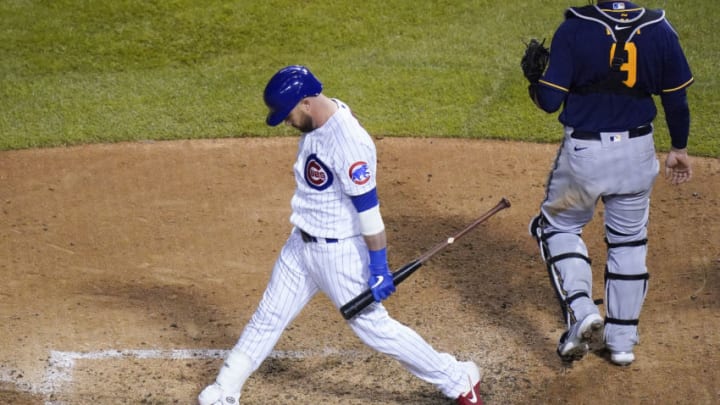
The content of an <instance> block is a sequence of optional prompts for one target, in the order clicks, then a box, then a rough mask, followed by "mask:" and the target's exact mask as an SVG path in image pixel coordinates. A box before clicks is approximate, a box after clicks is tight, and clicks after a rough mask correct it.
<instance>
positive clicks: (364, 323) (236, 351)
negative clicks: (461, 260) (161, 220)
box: [199, 66, 481, 404]
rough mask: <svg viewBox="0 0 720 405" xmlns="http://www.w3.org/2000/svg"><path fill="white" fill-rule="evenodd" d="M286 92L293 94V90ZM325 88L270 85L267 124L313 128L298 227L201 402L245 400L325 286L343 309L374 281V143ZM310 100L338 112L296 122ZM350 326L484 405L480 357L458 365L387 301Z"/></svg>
mask: <svg viewBox="0 0 720 405" xmlns="http://www.w3.org/2000/svg"><path fill="white" fill-rule="evenodd" d="M288 89H290V90H292V91H291V92H290V95H288V93H287V92H288ZM320 91H321V85H320V83H319V81H317V79H316V78H315V77H314V76H312V74H311V73H310V72H309V70H307V68H305V67H302V66H290V67H287V68H284V69H282V70H280V71H279V72H278V73H277V74H276V75H275V76H274V77H273V79H271V81H270V83H269V84H268V87H267V88H266V103H267V104H268V107H269V108H270V110H271V114H270V115H269V117H268V124H270V125H276V124H277V123H279V122H280V121H282V120H283V119H285V120H286V121H288V122H289V123H291V124H292V125H294V126H296V127H297V128H305V129H306V130H307V131H306V132H304V133H303V134H302V135H301V137H300V141H299V146H298V153H297V158H296V161H295V164H294V166H293V169H294V170H293V171H294V175H295V183H296V189H295V194H294V195H293V197H292V200H291V207H292V213H291V215H290V222H291V223H292V225H293V226H294V227H293V229H292V232H291V233H290V236H289V238H288V239H287V241H286V242H285V245H284V246H283V248H282V250H281V252H280V255H279V257H278V259H277V261H276V263H275V266H274V268H273V271H272V275H271V278H270V281H269V284H268V286H267V289H266V290H265V292H264V294H263V297H262V300H261V301H260V304H259V306H258V308H257V310H256V311H255V313H254V314H253V316H252V318H251V319H250V321H249V323H248V324H247V326H246V327H245V329H244V331H243V333H242V335H241V336H240V339H239V340H238V342H237V344H236V345H235V347H234V348H233V349H232V350H231V352H230V354H229V356H228V358H227V359H226V361H225V364H224V365H223V367H222V368H221V370H220V374H219V375H218V377H217V379H216V382H215V383H213V384H212V385H210V386H208V387H207V388H206V389H205V390H204V391H203V392H202V393H201V394H200V397H199V400H200V403H201V404H224V403H232V402H231V401H233V400H237V398H238V397H239V395H240V390H241V388H242V384H243V382H244V381H245V380H246V379H247V377H248V376H249V375H250V374H251V373H252V372H253V371H255V370H256V369H257V368H258V367H259V366H260V364H261V363H262V362H263V361H264V359H265V358H267V356H268V355H269V354H270V352H271V350H272V349H273V347H274V346H275V344H276V343H277V341H278V339H279V338H280V336H281V334H282V332H283V331H284V329H285V328H286V327H287V326H288V324H289V323H290V322H291V321H292V320H293V319H294V318H295V317H296V316H297V315H298V313H299V312H300V311H301V310H302V309H303V307H304V306H305V305H306V304H307V303H308V302H309V301H310V299H311V298H312V297H313V296H314V295H315V294H316V293H318V292H323V293H324V294H325V295H327V297H328V298H329V299H330V300H331V301H332V303H333V304H334V305H335V307H337V308H339V307H340V306H342V305H343V304H345V303H346V302H348V301H350V300H351V299H352V298H354V297H355V296H357V295H358V294H360V293H361V292H363V291H364V290H366V289H367V287H368V280H369V279H370V278H371V274H370V270H369V269H370V268H371V267H372V263H371V262H372V259H371V257H370V255H369V252H368V250H369V247H368V245H366V241H365V239H364V237H363V232H362V231H363V229H362V227H363V224H362V217H361V215H360V214H359V212H358V211H359V210H361V211H365V208H368V207H369V206H377V197H376V194H375V193H376V191H375V190H376V180H377V178H376V173H377V157H376V149H375V145H374V143H373V140H372V138H371V137H370V136H369V135H368V133H367V132H366V131H365V129H363V127H362V126H361V125H360V124H359V122H358V121H357V119H356V118H355V117H354V116H353V114H352V112H351V111H350V108H348V106H347V105H346V104H344V103H343V102H342V101H340V100H336V99H329V98H327V97H325V96H324V95H322V94H320ZM268 93H270V94H268ZM276 93H279V94H280V96H278V97H279V98H278V97H275V96H276V95H277V94H276ZM273 97H275V98H273ZM307 97H311V98H315V99H314V100H313V102H315V103H318V104H321V105H323V104H322V103H325V104H324V105H323V106H324V107H327V108H326V109H329V110H330V111H331V112H332V114H331V115H330V114H328V115H329V118H328V119H327V120H326V121H325V122H324V123H321V125H317V123H316V122H315V121H316V120H317V115H318V114H316V115H315V116H313V119H312V120H311V121H313V125H312V126H308V125H309V124H308V122H309V121H307V120H305V119H300V118H298V120H297V121H289V120H290V118H289V117H296V116H298V117H304V118H309V117H308V116H304V115H302V114H298V115H293V114H295V112H293V111H294V110H293V109H292V107H295V106H296V105H299V104H298V102H299V101H301V100H305V99H306V98H307ZM298 108H300V107H298ZM296 110H297V108H296V109H295V111H296ZM333 111H334V112H333ZM286 116H287V117H288V118H286ZM293 119H294V118H293ZM359 207H363V208H359ZM378 213H379V211H378ZM377 217H378V218H379V214H378V215H377ZM382 232H383V235H384V230H383V231H382ZM371 253H372V252H371ZM383 254H384V249H383ZM385 267H387V265H385ZM385 274H387V273H385ZM391 280H392V277H391V276H390V278H389V280H387V282H389V283H390V287H391V289H392V290H394V287H392V281H391ZM387 295H389V293H388V294H387ZM384 297H386V295H385V296H381V297H380V298H384ZM348 325H349V326H350V327H351V328H352V330H353V331H354V332H355V333H356V334H357V336H358V337H359V338H360V339H361V340H362V341H363V342H364V343H365V344H367V345H368V346H370V347H371V348H373V349H374V350H377V351H379V352H381V353H385V354H387V355H389V356H390V357H392V358H394V359H396V360H398V361H399V362H400V364H402V365H403V366H404V367H405V368H406V369H407V370H408V371H410V372H411V373H413V374H414V375H416V376H417V377H419V378H421V379H423V380H425V381H427V382H429V383H432V384H434V385H435V386H437V387H438V389H439V390H440V391H442V392H443V393H444V394H445V395H446V396H448V397H450V398H462V394H464V393H468V392H469V393H470V394H471V395H472V396H473V398H474V399H475V400H477V402H475V403H481V402H479V397H478V396H477V395H476V394H477V392H476V391H475V389H474V388H473V386H474V385H476V383H477V384H479V379H480V375H479V371H478V368H477V366H476V365H475V363H473V362H459V361H458V360H457V359H456V358H455V357H453V356H451V355H450V354H446V353H438V352H437V351H435V350H434V349H433V348H432V347H431V346H430V345H429V344H428V343H427V342H426V341H425V340H423V339H422V338H421V337H420V336H419V335H418V334H417V333H416V332H414V331H413V330H412V329H410V328H408V327H407V326H405V325H403V324H401V323H399V322H398V321H396V320H394V319H392V318H391V317H390V316H389V315H388V312H387V311H386V309H385V307H384V306H383V305H382V304H381V303H380V302H375V303H373V304H371V305H370V306H369V307H368V308H367V309H365V310H364V311H363V312H361V313H360V314H359V315H358V316H356V317H354V318H353V319H351V320H350V321H348ZM223 401H227V402H223ZM461 403H462V402H461Z"/></svg>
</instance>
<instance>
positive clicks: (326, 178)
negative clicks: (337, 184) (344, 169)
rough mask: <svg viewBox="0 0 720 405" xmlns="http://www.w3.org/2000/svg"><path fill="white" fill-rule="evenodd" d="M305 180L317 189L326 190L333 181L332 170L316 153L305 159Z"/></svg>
mask: <svg viewBox="0 0 720 405" xmlns="http://www.w3.org/2000/svg"><path fill="white" fill-rule="evenodd" d="M305 182H306V183H307V185H308V186H310V187H312V188H314V189H315V190H325V189H326V188H328V187H330V185H331V184H332V182H333V175H332V172H331V171H330V169H328V167H327V166H326V165H325V163H323V162H322V160H320V159H318V157H317V155H315V154H314V153H313V154H312V155H310V156H308V158H307V160H306V161H305Z"/></svg>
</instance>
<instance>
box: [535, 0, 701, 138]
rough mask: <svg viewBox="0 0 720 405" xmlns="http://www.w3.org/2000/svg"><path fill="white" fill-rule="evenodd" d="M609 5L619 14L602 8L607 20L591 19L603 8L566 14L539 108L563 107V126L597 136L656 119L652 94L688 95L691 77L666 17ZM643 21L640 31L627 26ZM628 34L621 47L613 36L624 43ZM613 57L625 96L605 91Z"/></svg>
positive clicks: (622, 4) (542, 83)
mask: <svg viewBox="0 0 720 405" xmlns="http://www.w3.org/2000/svg"><path fill="white" fill-rule="evenodd" d="M603 7H613V9H607V10H606V9H604V8H603V9H602V10H603V11H604V14H605V16H602V17H603V18H602V19H599V18H595V17H593V16H597V15H598V13H601V12H600V8H598V7H597V6H586V7H580V8H573V9H568V11H567V13H566V19H565V21H564V22H563V23H562V24H561V25H560V26H559V27H558V29H557V31H556V32H555V35H554V36H553V39H552V43H551V46H550V63H549V65H548V68H547V71H546V72H545V74H544V76H543V77H542V78H541V80H540V86H538V102H539V104H540V106H541V108H543V109H544V110H545V111H548V112H552V111H556V110H557V109H558V108H559V107H560V105H561V104H562V103H564V108H563V111H562V112H561V114H560V116H559V120H560V122H561V123H563V124H564V125H566V126H570V127H573V128H575V129H578V130H583V131H594V132H599V131H624V130H627V129H630V128H635V127H638V126H641V125H644V124H647V123H650V122H652V121H653V119H654V118H655V115H656V114H657V109H656V107H655V103H654V101H653V98H652V96H651V95H663V94H668V93H672V92H683V93H684V92H685V88H686V87H687V86H689V85H690V84H691V83H692V81H693V77H692V73H691V72H690V67H689V65H688V62H687V60H686V58H685V55H684V53H683V51H682V48H681V47H680V43H679V39H678V35H677V33H676V32H675V30H674V29H673V28H672V26H671V25H670V23H668V21H667V20H666V19H665V18H664V12H662V11H660V10H654V11H652V12H650V10H645V9H643V8H640V7H638V6H636V5H635V4H633V3H630V2H622V1H618V2H612V3H606V4H603ZM589 8H594V10H588V9H589ZM645 13H648V14H645ZM586 15H590V17H587V16H586ZM641 16H642V17H643V19H644V21H645V22H644V23H643V24H644V25H640V27H639V29H634V28H633V27H632V24H629V23H627V21H633V20H634V19H635V18H636V17H638V21H640V17H641ZM600 21H604V22H600ZM636 25H637V24H636ZM613 31H614V32H613ZM623 31H626V32H623ZM630 32H632V33H633V34H632V36H631V37H630V38H625V39H626V40H627V42H624V43H623V42H622V41H620V42H618V43H617V44H616V42H615V40H614V39H613V38H614V37H615V38H619V39H621V40H622V39H623V38H622V37H623V36H625V37H627V36H628V35H627V34H628V33H630ZM615 48H617V50H616V49H615ZM613 51H615V52H614V53H613ZM613 56H615V57H617V58H619V59H617V60H616V69H615V72H616V77H619V78H620V80H621V81H622V84H621V87H623V86H624V87H625V89H620V90H627V91H618V88H617V87H615V88H613V86H608V85H607V78H608V76H609V74H610V73H609V72H610V71H611V70H612V68H611V66H610V65H611V63H612V59H613ZM617 61H619V62H620V63H617ZM617 75H619V76H617ZM603 80H605V81H604V82H603ZM620 80H616V82H619V81H620ZM603 83H605V84H603ZM616 84H617V83H616Z"/></svg>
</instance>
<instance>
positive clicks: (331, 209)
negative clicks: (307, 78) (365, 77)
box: [290, 99, 377, 239]
mask: <svg viewBox="0 0 720 405" xmlns="http://www.w3.org/2000/svg"><path fill="white" fill-rule="evenodd" d="M333 101H334V102H335V103H336V104H337V105H338V107H339V108H338V110H337V111H336V112H335V114H333V116H332V117H330V119H329V120H328V121H327V122H326V123H325V124H324V125H322V126H321V127H319V128H316V129H315V130H313V131H311V132H307V133H305V134H303V135H301V137H300V143H299V148H298V155H297V160H296V161H295V165H294V167H293V168H294V172H295V182H296V183H297V188H296V189H295V195H294V196H293V198H292V200H291V202H290V205H291V207H292V214H291V215H290V222H291V223H292V224H293V225H295V226H297V227H298V228H300V229H302V230H304V231H305V232H307V233H309V234H310V235H313V236H318V237H322V238H336V239H343V238H348V237H351V236H357V235H359V234H360V224H359V222H358V215H357V210H356V209H355V206H354V205H353V203H352V200H351V199H350V196H357V195H361V194H364V193H366V192H368V191H370V190H372V189H373V188H375V184H376V183H375V181H376V180H375V173H376V170H375V169H376V167H377V153H376V150H375V144H374V143H373V141H372V138H370V135H369V134H368V133H367V131H366V130H365V129H364V128H363V127H362V126H361V125H360V123H359V122H358V120H357V119H356V118H355V116H353V114H352V112H351V111H350V108H349V107H348V106H347V105H345V104H344V103H343V102H341V101H340V100H336V99H333Z"/></svg>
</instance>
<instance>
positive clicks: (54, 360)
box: [0, 348, 370, 405]
mask: <svg viewBox="0 0 720 405" xmlns="http://www.w3.org/2000/svg"><path fill="white" fill-rule="evenodd" d="M228 353H229V350H217V349H168V350H159V349H124V350H112V349H111V350H100V351H90V352H68V351H58V350H51V351H50V358H49V359H48V364H47V367H46V368H45V373H44V375H43V378H42V381H40V383H38V384H32V383H31V382H29V381H27V380H20V379H19V378H17V376H16V375H12V374H11V373H9V372H6V371H5V370H2V369H0V371H1V372H0V382H5V383H11V384H14V385H15V387H16V389H18V390H21V391H24V392H28V393H31V394H35V395H43V396H45V397H48V396H49V395H50V394H53V393H61V392H63V387H64V386H66V385H68V384H72V382H73V376H72V375H73V369H74V368H75V365H76V362H77V361H79V360H114V359H165V360H190V359H195V360H203V359H221V358H222V359H224V358H225V357H226V356H227V354H228ZM368 356H370V353H369V352H363V351H358V350H337V349H333V348H325V349H322V350H275V351H273V352H271V353H270V356H269V357H270V358H275V359H304V358H318V357H321V358H322V357H346V358H355V359H357V358H363V357H368ZM51 404H55V405H59V404H60V403H59V402H45V405H51Z"/></svg>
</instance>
